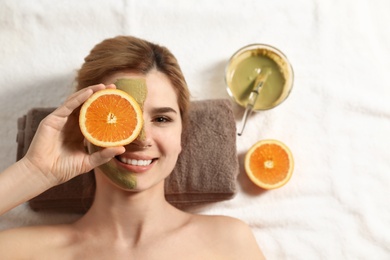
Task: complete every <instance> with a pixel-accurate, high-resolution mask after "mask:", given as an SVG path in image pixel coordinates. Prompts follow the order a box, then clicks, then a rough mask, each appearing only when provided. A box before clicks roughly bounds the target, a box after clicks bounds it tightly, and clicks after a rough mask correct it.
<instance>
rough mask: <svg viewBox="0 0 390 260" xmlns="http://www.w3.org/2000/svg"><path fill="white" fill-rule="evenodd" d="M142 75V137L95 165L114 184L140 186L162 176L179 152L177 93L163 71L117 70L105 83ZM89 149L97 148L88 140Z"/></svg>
mask: <svg viewBox="0 0 390 260" xmlns="http://www.w3.org/2000/svg"><path fill="white" fill-rule="evenodd" d="M123 78H144V79H145V81H146V86H147V90H148V94H147V96H146V99H145V102H144V107H143V117H144V131H145V137H144V138H142V139H140V138H137V139H136V140H134V141H133V142H132V143H130V144H129V145H127V146H125V148H126V152H125V153H124V154H122V155H120V156H117V157H115V158H113V159H112V160H111V161H110V162H108V163H106V164H104V165H102V166H100V167H98V169H97V170H98V171H101V172H102V173H103V174H105V175H106V176H107V177H108V178H109V179H110V180H111V181H112V182H114V183H115V184H116V185H117V186H119V187H121V188H122V189H126V190H134V191H136V190H144V189H147V188H149V187H152V186H154V185H155V184H157V183H160V182H161V181H162V180H164V179H165V178H166V177H167V176H168V175H169V174H170V173H171V172H172V170H173V168H174V167H175V165H176V161H177V158H178V156H179V153H180V152H181V132H182V121H181V116H180V110H179V105H178V102H177V95H176V93H175V91H174V89H173V87H172V85H171V83H170V81H169V79H168V78H167V76H166V75H165V74H163V73H162V72H159V71H157V70H152V71H151V72H149V73H148V74H147V75H146V76H144V75H140V74H134V73H131V72H118V73H115V74H113V75H111V76H109V77H107V78H106V79H105V80H104V81H103V83H104V84H106V85H108V84H111V83H114V82H115V81H116V80H117V79H123ZM89 148H90V149H91V150H92V151H93V150H96V149H98V148H96V147H93V146H92V145H90V144H89Z"/></svg>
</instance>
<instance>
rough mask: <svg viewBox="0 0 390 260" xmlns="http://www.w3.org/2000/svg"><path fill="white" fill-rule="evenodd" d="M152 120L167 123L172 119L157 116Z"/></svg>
mask: <svg viewBox="0 0 390 260" xmlns="http://www.w3.org/2000/svg"><path fill="white" fill-rule="evenodd" d="M153 122H156V123H159V124H163V123H169V122H172V119H171V118H170V117H167V116H157V117H155V118H154V119H153Z"/></svg>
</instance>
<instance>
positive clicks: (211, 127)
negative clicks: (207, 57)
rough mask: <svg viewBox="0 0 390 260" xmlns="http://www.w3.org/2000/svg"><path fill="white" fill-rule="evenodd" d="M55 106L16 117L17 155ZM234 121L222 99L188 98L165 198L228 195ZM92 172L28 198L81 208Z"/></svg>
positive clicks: (232, 182) (49, 206)
mask: <svg viewBox="0 0 390 260" xmlns="http://www.w3.org/2000/svg"><path fill="white" fill-rule="evenodd" d="M53 110H54V108H33V109H31V110H30V111H29V112H28V113H27V115H25V116H24V117H21V118H19V120H18V136H17V143H18V152H17V160H19V159H20V158H22V157H23V156H24V154H25V153H26V152H27V149H28V147H29V145H30V143H31V141H32V138H33V136H34V134H35V131H36V129H37V127H38V125H39V122H40V121H41V120H42V119H43V118H44V117H45V116H47V115H48V114H49V113H50V112H52V111H53ZM238 171H239V169H238V159H237V149H236V124H235V121H234V116H233V112H232V108H231V103H230V101H228V100H225V99H218V100H203V101H193V102H191V109H190V113H189V125H188V127H187V128H186V130H185V132H184V133H183V139H182V153H181V154H180V156H179V159H178V162H177V165H176V167H175V169H174V170H173V172H172V174H171V175H170V176H169V177H168V178H167V180H166V182H165V194H166V198H167V200H168V201H169V202H170V203H171V204H173V205H175V206H177V207H179V208H186V207H188V206H193V205H199V204H204V203H210V202H217V201H222V200H227V199H231V198H232V197H233V196H234V195H235V193H236V177H237V174H238ZM93 182H94V176H93V173H92V172H90V173H87V174H83V175H80V176H78V177H76V178H74V179H72V180H70V181H68V182H66V183H64V184H61V185H58V186H56V187H53V188H51V189H49V190H47V191H45V192H44V193H42V194H41V195H39V196H37V197H35V198H34V199H32V200H30V202H29V204H30V207H31V208H32V209H34V210H36V211H40V210H51V211H57V212H71V213H84V212H86V211H87V210H88V208H89V207H90V205H91V203H92V200H93V194H94V191H93V189H92V188H91V187H93Z"/></svg>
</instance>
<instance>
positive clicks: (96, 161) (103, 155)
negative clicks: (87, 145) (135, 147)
mask: <svg viewBox="0 0 390 260" xmlns="http://www.w3.org/2000/svg"><path fill="white" fill-rule="evenodd" d="M124 152H125V148H124V147H123V146H120V147H112V148H105V149H102V150H99V151H97V152H95V153H93V154H91V155H90V157H89V158H90V165H91V167H92V168H95V167H97V166H100V165H102V164H104V163H107V162H108V161H110V160H111V159H112V158H114V157H115V156H117V155H120V154H122V153H124Z"/></svg>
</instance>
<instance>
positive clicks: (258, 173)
mask: <svg viewBox="0 0 390 260" xmlns="http://www.w3.org/2000/svg"><path fill="white" fill-rule="evenodd" d="M293 168H294V159H293V156H292V153H291V151H290V149H289V148H288V147H287V146H286V145H285V144H283V143H282V142H280V141H278V140H272V139H269V140H261V141H259V142H257V143H255V144H254V145H253V146H252V147H251V148H250V149H249V150H248V152H247V153H246V155H245V171H246V173H247V175H248V177H249V179H251V181H252V182H253V183H255V184H256V185H257V186H259V187H261V188H264V189H276V188H279V187H282V186H283V185H285V184H286V183H287V182H288V181H289V180H290V178H291V175H292V172H293Z"/></svg>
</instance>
